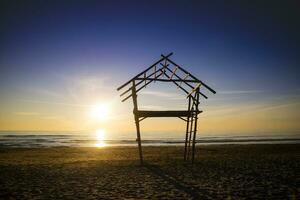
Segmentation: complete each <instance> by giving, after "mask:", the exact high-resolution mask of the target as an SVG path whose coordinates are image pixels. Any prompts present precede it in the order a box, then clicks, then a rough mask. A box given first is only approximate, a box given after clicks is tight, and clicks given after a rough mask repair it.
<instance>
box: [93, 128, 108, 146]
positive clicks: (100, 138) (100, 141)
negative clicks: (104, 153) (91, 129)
mask: <svg viewBox="0 0 300 200" xmlns="http://www.w3.org/2000/svg"><path fill="white" fill-rule="evenodd" d="M96 139H97V143H96V144H95V146H96V147H105V146H106V144H105V142H104V140H105V130H103V129H98V130H97V131H96Z"/></svg>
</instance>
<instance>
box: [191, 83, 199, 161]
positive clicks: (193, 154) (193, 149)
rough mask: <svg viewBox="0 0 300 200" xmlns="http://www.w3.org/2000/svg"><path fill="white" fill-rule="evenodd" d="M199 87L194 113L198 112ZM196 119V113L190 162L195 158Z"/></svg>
mask: <svg viewBox="0 0 300 200" xmlns="http://www.w3.org/2000/svg"><path fill="white" fill-rule="evenodd" d="M198 91H199V87H198V88H197V92H196V94H197V97H196V98H197V105H196V113H198V109H199V108H198V106H199V93H198ZM197 121H198V114H196V116H195V125H194V135H193V146H192V163H194V160H195V151H196V148H195V146H196V135H197Z"/></svg>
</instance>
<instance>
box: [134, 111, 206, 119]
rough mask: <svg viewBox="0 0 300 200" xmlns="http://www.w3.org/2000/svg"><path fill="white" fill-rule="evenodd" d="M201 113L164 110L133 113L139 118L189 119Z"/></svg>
mask: <svg viewBox="0 0 300 200" xmlns="http://www.w3.org/2000/svg"><path fill="white" fill-rule="evenodd" d="M201 112H202V111H198V112H196V111H188V110H164V111H150V110H137V111H135V112H134V114H135V115H137V116H138V117H139V118H141V117H189V116H191V115H192V114H199V113H201Z"/></svg>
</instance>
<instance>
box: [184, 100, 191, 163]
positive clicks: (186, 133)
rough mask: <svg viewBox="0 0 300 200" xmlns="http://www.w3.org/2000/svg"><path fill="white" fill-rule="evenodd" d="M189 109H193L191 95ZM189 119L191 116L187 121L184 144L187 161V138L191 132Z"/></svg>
mask: <svg viewBox="0 0 300 200" xmlns="http://www.w3.org/2000/svg"><path fill="white" fill-rule="evenodd" d="M188 111H189V112H190V111H191V97H189V105H188ZM190 113H191V112H190ZM189 121H190V116H188V117H187V121H186V132H185V144H184V160H185V161H186V154H187V140H188V134H189Z"/></svg>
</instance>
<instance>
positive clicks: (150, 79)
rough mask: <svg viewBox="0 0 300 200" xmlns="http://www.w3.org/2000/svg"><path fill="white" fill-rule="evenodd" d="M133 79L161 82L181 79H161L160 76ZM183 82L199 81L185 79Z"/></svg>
mask: <svg viewBox="0 0 300 200" xmlns="http://www.w3.org/2000/svg"><path fill="white" fill-rule="evenodd" d="M135 80H143V81H146V80H147V81H161V82H174V81H175V82H181V81H182V80H181V79H162V78H136V79H135ZM184 82H188V83H199V81H196V80H185V81H184Z"/></svg>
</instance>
